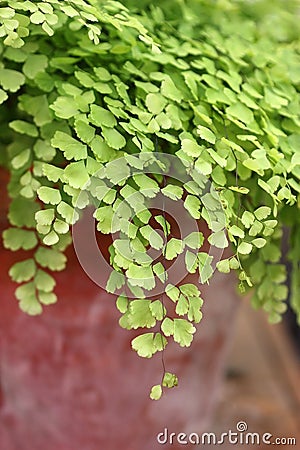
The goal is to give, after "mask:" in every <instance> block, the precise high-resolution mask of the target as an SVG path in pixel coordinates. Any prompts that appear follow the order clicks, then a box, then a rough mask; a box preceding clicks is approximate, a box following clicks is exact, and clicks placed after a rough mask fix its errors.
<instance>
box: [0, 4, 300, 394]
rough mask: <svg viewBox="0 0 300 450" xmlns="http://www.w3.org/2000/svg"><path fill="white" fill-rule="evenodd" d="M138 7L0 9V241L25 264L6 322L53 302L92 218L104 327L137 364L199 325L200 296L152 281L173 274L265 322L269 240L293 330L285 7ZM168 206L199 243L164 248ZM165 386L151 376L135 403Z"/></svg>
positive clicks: (295, 232) (295, 74)
mask: <svg viewBox="0 0 300 450" xmlns="http://www.w3.org/2000/svg"><path fill="white" fill-rule="evenodd" d="M136 3H137V2H131V1H123V2H121V3H120V2H115V1H96V0H86V1H84V0H76V1H75V0H68V1H64V2H62V1H58V0H48V1H44V0H43V1H39V2H37V1H29V0H26V1H16V0H8V1H0V22H1V26H0V37H1V47H0V50H1V64H0V85H1V90H0V102H1V104H2V105H1V109H0V121H1V136H2V139H1V152H0V162H1V163H2V164H3V165H4V166H6V167H8V168H9V170H10V174H11V179H10V183H9V194H10V197H11V205H10V210H9V221H10V225H11V227H10V228H9V229H7V230H6V231H5V232H4V234H3V239H4V245H5V247H6V248H8V249H11V250H14V251H15V250H19V249H23V250H26V251H28V258H27V259H25V260H22V261H20V262H18V263H16V264H15V265H14V266H13V267H12V268H11V269H10V275H11V277H12V279H13V280H14V281H16V282H17V283H20V286H19V287H18V288H17V290H16V297H17V299H18V300H19V304H20V308H21V309H22V310H23V311H25V312H27V313H29V314H33V315H34V314H39V313H41V312H42V308H43V305H49V304H52V303H55V302H56V300H57V299H56V295H55V293H54V288H55V279H54V277H53V276H52V275H51V272H55V271H58V270H63V269H64V268H65V267H66V257H65V255H64V251H65V249H66V248H67V246H68V245H69V244H70V242H71V234H70V228H71V227H72V226H73V225H74V224H75V223H77V222H78V220H79V219H80V217H81V215H82V213H83V211H84V210H85V208H86V207H87V206H88V205H92V206H94V209H95V211H94V218H95V220H96V223H97V229H98V232H100V233H104V234H110V233H113V236H114V239H113V243H112V245H111V246H110V249H109V250H110V266H111V271H110V275H109V278H108V280H107V285H106V289H107V291H108V292H112V293H115V294H116V297H117V307H118V309H119V311H120V312H121V314H122V317H121V319H120V325H121V326H122V327H125V328H128V329H143V331H141V334H140V335H138V336H137V337H135V338H134V339H133V341H132V347H133V349H134V350H135V351H136V352H137V353H138V355H140V356H142V357H146V358H149V357H151V356H152V355H154V354H155V353H157V352H161V351H163V350H164V349H165V347H166V346H167V344H168V342H169V341H170V339H173V340H174V341H175V342H176V343H178V344H179V345H180V346H183V347H184V346H189V345H190V344H191V342H192V340H193V334H194V332H195V330H196V329H195V326H194V325H195V324H196V323H199V322H200V321H201V317H202V315H201V306H202V303H203V300H202V298H201V292H200V290H199V287H201V286H200V285H194V284H189V283H184V282H178V283H175V282H170V280H169V279H168V271H169V267H170V265H172V263H175V262H176V261H177V259H178V258H183V259H182V261H183V267H184V273H185V274H186V273H196V272H197V273H198V274H199V278H200V283H202V284H203V283H207V282H209V280H210V278H211V277H212V276H213V272H214V268H215V265H216V266H217V269H218V270H219V271H220V272H224V273H228V272H230V271H231V270H235V271H237V272H238V277H239V285H240V289H241V290H242V291H245V290H246V289H248V288H251V289H252V291H253V297H252V302H253V305H254V306H255V307H263V308H264V309H265V310H266V311H267V312H268V314H269V318H270V321H271V322H278V321H279V320H280V318H281V314H282V313H283V312H284V311H285V309H286V302H285V301H286V299H287V296H288V288H287V287H286V284H285V281H286V273H285V266H284V265H282V264H281V237H282V232H283V228H284V227H285V226H289V228H290V238H291V249H292V250H291V259H292V262H293V274H292V306H293V308H294V310H295V312H296V313H297V315H298V319H299V320H300V300H299V299H300V293H299V288H300V286H299V251H300V244H299V243H300V234H299V233H300V232H299V229H300V227H299V221H300V219H299V205H300V200H299V198H300V197H299V193H300V150H299V148H300V133H299V131H300V119H299V84H300V55H299V33H298V32H297V29H298V21H299V17H298V16H299V10H298V9H297V3H295V2H293V1H292V0H291V1H280V0H278V1H268V0H262V1H254V2H250V1H249V2H248V1H246V0H245V1H227V0H223V1H215V2H212V1H207V0H190V1H179V0H178V1H168V0H164V1H162V2H160V6H159V7H158V6H154V5H152V4H150V2H148V1H144V2H142V1H141V2H139V3H138V6H137V5H136ZM166 202H171V203H172V202H175V203H180V204H182V205H183V209H184V210H185V211H186V213H187V214H188V215H189V217H190V220H191V222H195V221H199V220H202V223H205V224H206V225H205V226H206V227H207V228H208V229H209V230H210V233H209V234H208V235H207V236H204V235H203V234H202V232H201V227H200V228H199V229H198V227H197V228H196V229H195V230H193V231H191V232H190V233H188V234H187V235H182V234H179V235H178V233H177V234H176V232H174V224H172V223H171V221H170V220H169V217H168V214H167V213H166V211H165V205H166ZM158 205H159V208H158ZM157 209H159V210H160V212H158V211H157ZM229 242H230V244H231V248H232V252H231V256H230V257H229V258H226V259H220V258H217V261H216V260H215V258H214V256H213V255H212V254H211V252H210V250H208V247H209V246H211V247H214V248H217V249H221V250H222V249H223V248H225V247H227V246H228V245H229ZM153 251H157V252H158V253H157V254H159V256H157V255H156V254H155V253H153ZM218 259H219V260H218ZM182 279H183V278H182ZM181 281H182V280H181ZM148 330H150V331H148ZM176 384H177V377H176V375H175V374H172V373H169V372H166V371H164V373H163V378H162V383H161V384H158V385H156V386H154V387H153V388H152V391H151V398H153V399H158V398H159V397H160V396H161V394H162V387H173V386H175V385H176Z"/></svg>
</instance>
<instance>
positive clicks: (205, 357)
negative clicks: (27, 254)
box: [0, 173, 238, 450]
mask: <svg viewBox="0 0 300 450" xmlns="http://www.w3.org/2000/svg"><path fill="white" fill-rule="evenodd" d="M1 176H2V186H1V199H2V212H1V229H2V230H3V229H4V228H5V227H6V226H7V224H6V220H5V201H4V199H5V198H6V194H5V182H6V181H7V179H6V178H5V176H4V175H3V173H2V174H1ZM19 257H20V255H18V254H14V253H12V252H9V251H7V250H5V249H3V247H2V244H1V248H0V267H1V272H0V284H1V294H0V295H1V315H0V325H1V334H0V338H1V341H0V345H1V346H0V350H1V355H0V378H1V408H0V448H1V449H2V450H38V449H43V450H54V449H55V450H100V449H106V450H116V449H122V450H141V449H143V450H150V449H151V450H153V449H154V450H155V449H158V448H161V447H162V445H161V444H159V443H158V442H157V434H158V433H160V432H162V431H163V430H164V428H168V430H169V431H170V432H172V431H175V432H180V431H183V432H201V430H203V429H205V427H206V426H207V424H208V421H209V417H210V415H211V412H212V409H213V406H214V401H215V397H216V392H217V388H218V385H219V384H220V380H221V376H222V369H223V366H224V360H225V357H226V349H227V346H228V341H229V338H230V335H231V329H232V325H231V324H232V321H233V316H234V314H235V310H236V307H237V300H238V299H237V296H236V293H235V288H234V280H233V279H232V278H230V276H224V275H222V274H217V273H216V274H215V277H214V279H213V281H212V283H211V284H210V286H209V287H207V286H205V287H201V290H202V294H203V298H204V299H205V305H204V308H203V312H204V318H203V321H202V322H201V324H199V326H198V332H197V334H196V335H195V339H194V342H193V344H192V346H191V347H190V348H188V349H180V348H178V346H177V345H173V344H170V345H168V349H167V351H166V356H165V360H166V361H165V363H166V366H167V369H168V370H169V371H171V372H175V373H177V374H178V375H179V378H180V384H179V387H178V388H174V389H172V390H170V391H169V392H167V393H166V395H165V396H164V397H163V398H162V399H161V400H160V401H159V402H154V401H151V400H150V399H149V397H148V395H149V390H150V387H151V386H152V385H153V384H156V383H158V382H159V381H160V377H161V371H162V365H161V357H160V356H157V357H154V358H153V359H152V360H144V359H141V358H139V357H138V356H137V355H136V354H135V353H134V352H133V351H132V350H131V347H130V340H131V339H132V337H133V336H134V334H133V333H131V332H128V331H126V330H123V329H121V328H120V327H119V325H118V318H119V316H120V315H119V313H118V312H117V311H116V308H115V305H114V297H113V296H110V295H108V294H107V293H106V292H105V291H104V290H101V289H100V288H99V287H98V286H97V285H95V284H94V283H93V282H92V281H91V280H90V279H89V278H88V277H87V276H86V274H85V273H84V272H83V270H82V268H81V267H80V265H79V263H78V260H77V258H76V255H75V253H74V251H73V249H72V248H70V249H69V251H68V266H67V270H66V271H64V272H62V273H59V274H58V275H57V276H56V279H57V290H56V292H57V294H58V297H59V301H58V303H57V304H56V305H53V306H50V307H46V308H45V312H44V313H43V314H42V315H41V316H38V317H29V316H27V315H25V314H23V313H22V312H20V311H19V310H18V305H17V301H16V300H15V298H14V289H15V287H16V286H15V285H14V284H13V283H12V282H11V281H10V280H9V277H8V275H7V272H8V269H9V267H10V266H11V265H12V264H13V262H14V261H17V260H18V259H19ZM193 447H194V446H193ZM164 448H170V449H171V448H172V449H176V448H177V446H176V445H175V444H174V445H172V446H168V445H165V446H164ZM178 448H182V445H180V446H178ZM186 448H188V446H186Z"/></svg>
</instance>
